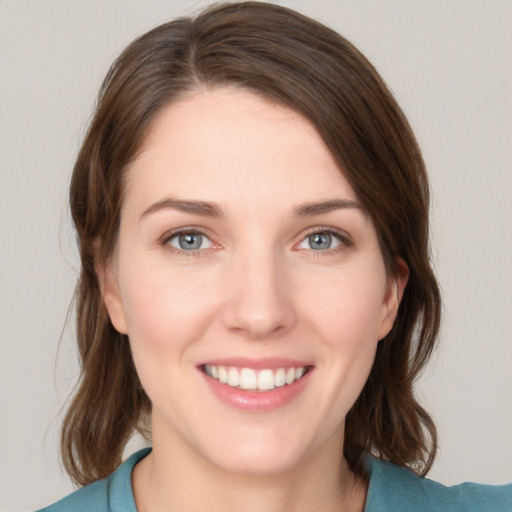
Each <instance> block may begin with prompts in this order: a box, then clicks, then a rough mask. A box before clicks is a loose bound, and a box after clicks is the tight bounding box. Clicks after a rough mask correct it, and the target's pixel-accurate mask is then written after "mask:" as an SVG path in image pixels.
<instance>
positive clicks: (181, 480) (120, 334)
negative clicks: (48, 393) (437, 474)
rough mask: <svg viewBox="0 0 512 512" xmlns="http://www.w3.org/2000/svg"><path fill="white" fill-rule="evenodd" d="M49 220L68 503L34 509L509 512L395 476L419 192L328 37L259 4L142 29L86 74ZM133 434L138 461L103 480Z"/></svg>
mask: <svg viewBox="0 0 512 512" xmlns="http://www.w3.org/2000/svg"><path fill="white" fill-rule="evenodd" d="M70 199H71V209H72V214H73V219H74V223H75V226H76V229H77V233H78V237H79V245H80V254H81V261H82V271H81V276H80V281H79V285H78V290H77V313H78V316H77V327H78V341H79V349H80V354H81V358H82V379H81V382H80V387H79V388H78V391H77V394H76V396H75V398H74V400H73V402H72V404H71V406H70V409H69V412H68V415H67V417H66V420H65V423H64V427H63V436H62V455H63V460H64V464H65V466H66V469H67V470H68V473H69V474H70V476H71V477H72V478H73V479H74V480H75V481H76V482H77V483H79V484H81V485H85V487H83V488H82V489H80V490H79V491H77V492H76V493H74V494H73V495H71V496H69V497H68V498H65V499H64V500H62V501H61V502H59V503H57V504H56V505H54V506H52V507H49V508H48V509H47V510H55V511H58V510H124V511H126V510H132V511H133V510H139V512H143V511H158V510H183V511H186V510H191V511H192V510H199V509H204V508H205V507H208V508H209V509H211V510H216V509H219V510H221V509H222V510H231V509H235V507H236V508H237V509H240V508H243V509H244V510H252V509H254V510H256V509H258V510H261V509H264V510H276V511H279V510H290V511H292V510H293V511H301V510H326V511H327V510H339V509H343V510H351V511H352V510H353V511H362V510H367V511H377V510H390V509H392V510H447V509H449V510H467V509H468V507H470V506H471V507H473V510H509V509H510V506H511V504H512V487H511V486H503V487H500V488H491V487H486V486H475V485H466V486H462V487H457V488H445V487H443V486H441V485H438V484H435V483H433V482H431V481H429V480H426V479H422V478H419V477H417V476H415V475H414V473H417V474H418V475H424V474H425V473H426V472H427V471H428V469H429V468H430V466H431V464H432V461H433V458H434V456H435V450H436V431H435V426H434V424H433V422H432V420H431V418H430V416H429V415H428V413H427V412H426V411H425V410H424V409H423V408H422V407H421V406H420V405H419V404H418V402H417V401H416V399H415V397H414V395H413V392H412V386H413V383H414V380H415V378H416V376H417V375H418V373H419V371H420V370H421V369H422V368H423V367H424V366H425V364H426V362H427V361H428V358H429V356H430V354H431V352H432V350H433V347H434V344H435V340H436V336H437V331H438V329H439V318H440V297H439V290H438V286H437V283H436V280H435V277H434V275H433V273H432V270H431V268H430V263H429V253H428V201H429V198H428V181H427V177H426V173H425V170H424V165H423V162H422V158H421V154H420V151H419V149H418V147H417V144H416V142H415V139H414V136H413V134H412V132H411V129H410V127H409V125H408V123H407V121H406V119H405V117H404V116H403V114H402V112H401V110H400V109H399V107H398V106H397V104H396V103H395V101H394V99H393V98H392V96H391V94H390V93H389V92H388V90H387V89H386V86H385V84H384V83H383V81H382V80H381V78H380V77H379V76H378V74H377V73H376V71H375V70H374V69H373V67H372V66H371V65H370V64H369V63H368V61H367V60H366V59H365V58H364V57H363V56H362V55H361V54H360V53H359V52H358V51H357V50H356V49H355V48H354V47H353V46H352V45H350V43H348V42H347V41H346V40H345V39H343V38H342V37H340V36H339V35H337V34H335V33H333V32H332V31H330V30H329V29H327V28H326V27H324V26H322V25H320V24H318V23H316V22H314V21H312V20H310V19H307V18H305V17H303V16H301V15H299V14H297V13H294V12H293V11H290V10H289V9H285V8H283V7H278V6H272V5H268V4H263V3H242V4H229V5H225V6H220V7H216V8H213V9H210V10H207V11H205V12H204V13H202V14H201V15H199V16H198V17H197V18H195V19H194V20H189V19H180V20H176V21H174V22H171V23H168V24H165V25H162V26H160V27H157V28H156V29H154V30H152V31H151V32H149V33H147V34H145V35H144V36H142V37H141V38H139V39H138V40H136V41H135V42H134V43H132V44H131V45H130V46H129V47H128V48H127V49H126V50H125V52H124V53H123V54H122V55H121V56H120V58H119V59H118V60H117V61H116V63H115V64H114V65H113V67H112V68H111V70H110V72H109V74H108V75H107V78H106V80H105V82H104V85H103V88H102V90H101V92H100V97H99V103H98V108H97V111H96V114H95V116H94V119H93V120H92V123H91V126H90V129H89V132H88V134H87V136H86V138H85V141H84V144H83V146H82V149H81V151H80V153H79V156H78V159H77V163H76V165H75V169H74V174H73V179H72V184H71V193H70ZM134 430H138V431H140V432H146V433H148V436H149V432H151V441H152V450H144V451H142V452H138V453H137V454H135V455H133V456H132V457H131V458H130V459H129V460H128V461H126V462H125V463H124V464H122V465H120V464H121V457H122V453H123V449H124V446H125V445H126V442H127V441H128V439H129V438H130V436H131V435H132V433H133V432H134ZM370 454H373V455H374V456H372V455H370ZM384 461H389V462H384ZM86 484H91V485H86Z"/></svg>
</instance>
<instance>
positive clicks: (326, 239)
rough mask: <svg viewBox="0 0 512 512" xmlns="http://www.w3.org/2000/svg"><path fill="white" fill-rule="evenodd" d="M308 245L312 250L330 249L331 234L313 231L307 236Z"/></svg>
mask: <svg viewBox="0 0 512 512" xmlns="http://www.w3.org/2000/svg"><path fill="white" fill-rule="evenodd" d="M308 240H309V246H310V247H311V249H314V250H322V249H330V248H331V244H332V236H331V235H330V234H329V233H315V234H314V235H310V236H308Z"/></svg>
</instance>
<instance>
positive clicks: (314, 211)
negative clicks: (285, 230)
mask: <svg viewBox="0 0 512 512" xmlns="http://www.w3.org/2000/svg"><path fill="white" fill-rule="evenodd" d="M344 208H357V209H358V210H361V211H362V212H364V211H365V210H364V207H363V205H362V204H360V203H358V202H357V201H351V200H350V199H329V200H327V201H320V202H318V203H304V204H301V205H298V206H296V207H295V208H294V210H293V214H294V216H295V217H309V216H313V215H321V214H323V213H329V212H332V211H334V210H340V209H344Z"/></svg>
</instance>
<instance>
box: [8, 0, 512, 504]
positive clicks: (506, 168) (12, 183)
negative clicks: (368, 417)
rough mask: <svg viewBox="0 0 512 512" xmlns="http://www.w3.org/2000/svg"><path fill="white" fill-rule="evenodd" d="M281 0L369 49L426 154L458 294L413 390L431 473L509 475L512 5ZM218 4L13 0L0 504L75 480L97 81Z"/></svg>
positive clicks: (436, 239) (454, 479) (439, 260)
mask: <svg viewBox="0 0 512 512" xmlns="http://www.w3.org/2000/svg"><path fill="white" fill-rule="evenodd" d="M277 3H281V4H283V5H287V6H289V7H292V8H295V9H298V10H300V11H302V12H304V13H305V14H308V15H311V16H313V17H315V18H317V19H319V20H320V21H323V22H325V23H327V24H328V25H330V26H331V27H333V28H335V29H336V30H338V31H339V32H340V33H342V34H343V35H345V36H346V37H347V38H348V39H350V40H351V41H352V42H353V43H354V44H355V45H356V46H357V47H358V48H359V49H360V50H362V51H363V53H365V54H366V55H367V57H369V59H370V60H371V61H372V62H373V63H374V65H375V66H376V67H377V69H378V70H379V71H380V72H381V74H382V75H383V77H384V79H385V80H386V81H387V82H388V84H389V86H390V87H391V89H392V90H393V92H394V93H395V95H396V97H397V99H398V101H399V103H400V104H401V106H402V107H403V109H404V110H405V112H406V114H407V115H408V117H409V120H410V122H411V124H412V126H413V128H414V129H415V131H416V134H417V137H418V139H419V142H420V145H421V146H422V149H423V151H424V156H425V159H426V163H427V167H428V169H429V172H430V176H431V181H432V188H433V205H432V230H433V253H434V259H435V263H436V267H437V271H438V276H439V279H440V282H441V286H442V289H443V292H444V299H445V312H444V324H443V330H442V336H441V343H440V348H439V350H438V352H437V353H436V356H435V357H434V360H433V362H432V364H431V366H430V367H429V370H428V371H427V372H426V373H425V375H424V376H423V378H422V380H421V382H420V383H419V384H418V387H417V391H418V393H419V395H420V396H421V397H422V398H423V402H424V404H425V406H426V407H427V409H429V410H430V411H431V412H432V414H433V415H434V418H435V419H436V420H437V424H438V427H439V435H440V451H439V455H438V459H437V461H436V463H435V465H434V468H433V469H432V471H431V473H430V476H431V478H434V479H437V480H440V481H442V482H443V483H446V484H454V483H458V482H460V481H462V480H474V481H481V482H487V483H502V482H506V481H510V480H512V463H511V461H512V371H511V367H512V322H511V321H510V318H511V316H512V292H511V290H512V265H511V261H512V258H511V256H512V235H511V232H512V201H511V199H510V197H511V194H512V172H511V162H512V140H511V139H512V137H511V134H512V101H511V94H512V93H511V91H512V58H511V57H512V23H511V22H512V2H511V1H510V0H489V1H483V0H451V1H441V0H415V1H414V2H411V1H409V0H387V1H385V2H382V1H377V0H375V1H371V0H332V1H329V0H302V1H300V0H297V1H293V0H289V1H282V2H277ZM205 4H206V2H189V1H188V2H187V1H185V0H145V1H142V0H83V1H78V0H77V1H69V0H3V1H2V0H0V66H1V68H0V69H1V71H0V73H1V75H0V180H1V181H0V209H1V216H0V219H1V220H0V235H1V244H2V245H1V247H2V249H1V265H0V309H1V322H0V343H1V357H0V379H1V380H0V382H1V394H0V411H1V420H0V421H1V423H0V424H1V430H0V449H1V452H0V453H1V461H2V462H1V464H0V511H10V512H16V511H28V510H33V509H36V508H38V507H41V506H43V505H46V504H48V503H50V502H52V501H55V500H57V499H58V498H59V497H61V496H63V495H64V494H66V493H68V492H69V491H71V490H72V488H71V485H70V483H69V481H68V480H67V478H66V476H65V475H64V474H63V473H62V470H61V469H60V466H59V459H58V444H57V443H58V429H59V423H60V419H61V417H62V410H61V409H62V406H63V404H64V402H65V399H66V397H67V395H68V393H69V392H70V390H71V389H72V386H73V384H74V382H75V379H76V375H77V358H76V352H75V347H74V341H73V339H74V338H73V327H72V325H71V326H69V327H67V328H64V325H65V320H66V314H67V308H68V304H69V302H70V299H71V296H72V292H73V288H74V281H75V278H76V272H77V258H76V249H75V240H74V235H73V232H72V229H71V226H70V221H69V214H68V210H67V198H66V194H67V186H68V182H69V178H70V173H71V168H72V165H73V159H74V157H75V155H76V152H77V149H78V146H79V143H80V141H81V139H82V136H83V133H84V130H85V127H86V124H87V121H88V119H89V118H90V115H91V113H92V110H93V105H94V98H95V95H96V92H97V90H98V88H99V85H100V83H101V80H102V78H103V76H104V75H105V73H106V71H107V69H108V67H109V65H110V63H111V62H112V61H113V59H114V58H115V57H116V55H117V54H118V53H119V52H120V51H121V49H122V48H123V47H124V46H125V45H126V44H127V43H129V42H130V41H131V40H132V39H133V38H134V37H136V36H138V35H140V34H141V33H143V32H144V31H146V30H148V29H149V28H151V27H153V26H154V25H156V24H158V23H160V22H163V21H166V20H168V19H169V18H172V17H175V16H178V15H182V14H186V13H194V12H196V11H197V10H198V7H199V6H201V5H205ZM63 329H64V330H63ZM61 335H62V336H61ZM59 339H61V342H60V346H59Z"/></svg>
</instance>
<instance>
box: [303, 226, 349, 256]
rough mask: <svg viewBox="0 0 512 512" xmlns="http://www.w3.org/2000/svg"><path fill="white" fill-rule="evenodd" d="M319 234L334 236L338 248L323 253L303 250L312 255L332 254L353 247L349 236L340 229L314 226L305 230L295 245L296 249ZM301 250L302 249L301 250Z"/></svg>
mask: <svg viewBox="0 0 512 512" xmlns="http://www.w3.org/2000/svg"><path fill="white" fill-rule="evenodd" d="M320 233H328V234H329V235H332V236H334V237H335V238H336V239H337V240H339V242H340V245H339V246H338V247H334V248H333V249H326V250H324V251H315V250H314V249H305V250H308V251H311V252H314V253H319V254H321V253H326V254H329V253H333V252H336V251H340V250H343V249H346V248H347V247H351V246H352V245H353V241H352V239H351V237H350V235H349V234H348V233H347V232H346V231H343V230H341V229H338V228H334V227H332V226H315V227H312V228H309V229H307V230H306V231H305V232H304V233H302V234H301V237H300V240H299V241H298V242H297V243H296V244H295V247H296V248H299V247H298V246H299V245H300V244H301V243H302V242H303V241H304V240H305V239H306V238H307V237H309V236H311V235H316V234H320ZM301 250H303V249H301Z"/></svg>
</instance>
